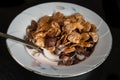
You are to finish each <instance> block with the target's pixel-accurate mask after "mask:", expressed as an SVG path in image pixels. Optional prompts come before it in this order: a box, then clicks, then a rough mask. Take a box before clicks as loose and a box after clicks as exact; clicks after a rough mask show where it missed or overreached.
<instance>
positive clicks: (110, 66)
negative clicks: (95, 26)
mask: <svg viewBox="0 0 120 80" xmlns="http://www.w3.org/2000/svg"><path fill="white" fill-rule="evenodd" d="M50 1H62V2H71V3H75V4H78V5H81V6H84V7H86V8H89V9H91V10H93V11H94V12H96V13H97V14H98V15H99V16H100V17H102V18H103V19H104V20H105V21H106V22H107V23H108V25H109V28H110V30H111V33H112V37H113V45H112V50H111V52H110V55H109V57H108V58H107V60H106V61H105V62H104V63H103V64H102V65H100V66H99V67H98V68H96V69H95V70H93V71H91V72H89V73H88V74H90V75H89V77H88V78H87V79H86V80H119V79H120V78H119V77H120V65H119V64H120V23H119V22H118V21H117V19H120V18H119V17H120V16H119V11H118V7H117V6H116V4H115V0H114V2H112V0H109V1H110V2H111V3H110V2H109V3H108V2H105V0H104V1H102V0H76V1H75V0H44V1H43V0H24V1H23V0H19V2H17V0H10V1H9V2H8V1H7V2H6V0H4V1H3V2H0V31H1V32H4V33H6V32H7V29H8V27H9V24H10V23H11V21H12V20H13V19H14V18H15V17H16V16H17V15H18V14H19V13H20V12H21V11H23V10H25V9H27V8H28V7H31V6H34V5H36V4H40V3H44V2H50ZM111 4H112V6H111ZM111 7H112V8H113V9H112V8H111ZM116 16H117V17H116ZM85 75H87V74H85ZM81 77H84V75H82V76H76V77H71V78H50V77H45V76H41V75H38V74H35V73H33V72H30V71H28V70H26V69H24V68H23V67H21V66H20V65H19V64H18V63H16V61H15V60H14V59H13V58H12V57H11V55H10V54H9V52H8V50H7V46H6V43H5V39H4V38H0V80H66V79H69V80H85V79H84V78H83V79H81Z"/></svg>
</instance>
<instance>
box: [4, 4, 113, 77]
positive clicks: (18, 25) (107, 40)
mask: <svg viewBox="0 0 120 80" xmlns="http://www.w3.org/2000/svg"><path fill="white" fill-rule="evenodd" d="M56 11H60V12H62V13H63V14H64V15H70V14H73V13H80V14H82V15H83V16H84V18H85V19H86V20H87V21H89V22H91V23H93V24H95V25H96V26H97V29H98V34H99V41H98V43H97V45H96V48H95V50H94V52H93V53H92V55H91V56H90V57H89V58H87V59H86V60H85V61H83V62H80V63H79V64H76V65H73V66H69V67H68V66H67V67H66V66H52V65H45V64H40V63H39V61H37V60H36V59H34V58H33V57H31V56H30V55H29V54H28V52H27V51H26V48H25V46H24V45H21V44H18V43H16V42H15V41H11V40H7V41H6V42H7V46H8V49H9V52H10V54H11V55H12V57H13V58H14V59H15V60H16V61H17V62H18V63H19V64H20V65H21V66H23V67H24V68H26V69H28V70H30V71H33V72H35V73H38V74H40V75H44V76H50V77H72V76H77V75H82V74H84V73H87V72H89V71H91V70H93V69H95V68H96V67H98V66H99V65H100V64H102V63H103V62H104V61H105V59H106V58H107V56H108V55H109V53H110V50H111V46H112V36H111V32H110V30H109V27H108V25H107V24H106V23H105V22H104V21H103V19H102V18H101V17H99V16H98V15H97V14H96V13H94V12H93V11H91V10H89V9H87V8H84V7H82V6H79V5H75V4H71V3H63V2H51V3H44V4H39V5H36V6H33V7H31V8H28V9H26V10H24V11H23V12H21V13H20V14H19V15H18V16H16V17H15V19H14V20H13V21H12V23H11V24H10V26H9V28H8V32H7V33H8V34H11V35H14V36H16V37H19V38H22V39H23V38H24V36H25V33H26V27H27V26H28V25H30V23H31V20H35V21H37V20H38V19H39V18H40V17H42V16H44V15H52V13H54V12H56Z"/></svg>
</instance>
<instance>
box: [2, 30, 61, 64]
mask: <svg viewBox="0 0 120 80" xmlns="http://www.w3.org/2000/svg"><path fill="white" fill-rule="evenodd" d="M0 36H1V37H4V38H6V39H12V40H14V41H17V42H20V43H23V44H24V45H27V46H30V47H32V48H34V49H36V50H37V51H39V52H40V53H41V54H42V55H43V56H44V57H45V58H46V59H48V60H50V61H52V62H59V61H60V60H56V59H51V58H49V57H47V56H46V55H45V53H44V51H43V49H41V48H39V47H38V46H36V45H35V44H33V43H32V42H29V41H25V40H23V39H20V38H18V37H15V36H12V35H9V34H5V33H2V32H0Z"/></svg>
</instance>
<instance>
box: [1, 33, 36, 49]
mask: <svg viewBox="0 0 120 80" xmlns="http://www.w3.org/2000/svg"><path fill="white" fill-rule="evenodd" d="M0 36H1V37H4V38H6V39H12V40H14V41H17V42H21V43H23V44H25V45H28V46H31V47H33V48H35V49H36V48H38V47H37V46H36V45H34V44H33V43H32V42H28V41H25V40H23V39H20V38H17V37H15V36H12V35H9V34H5V33H2V32H0Z"/></svg>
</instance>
